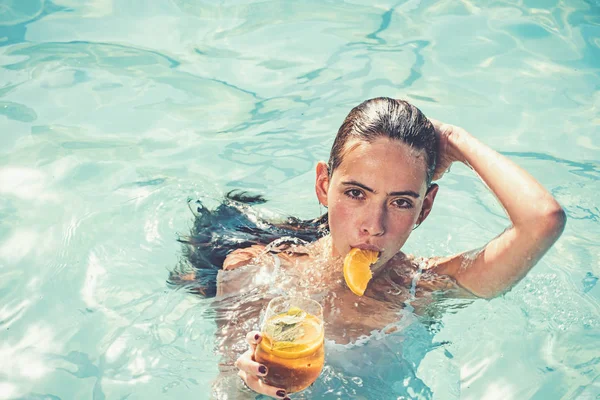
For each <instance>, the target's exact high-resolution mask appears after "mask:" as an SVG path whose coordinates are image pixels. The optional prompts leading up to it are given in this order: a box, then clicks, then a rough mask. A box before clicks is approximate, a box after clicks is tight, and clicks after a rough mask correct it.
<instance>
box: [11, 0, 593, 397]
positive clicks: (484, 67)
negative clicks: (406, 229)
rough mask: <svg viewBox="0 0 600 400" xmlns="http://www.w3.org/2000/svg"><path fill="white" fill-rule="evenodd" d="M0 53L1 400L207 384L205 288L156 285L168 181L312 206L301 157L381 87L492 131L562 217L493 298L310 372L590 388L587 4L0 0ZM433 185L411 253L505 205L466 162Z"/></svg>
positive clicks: (442, 387)
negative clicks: (516, 277) (540, 251)
mask: <svg viewBox="0 0 600 400" xmlns="http://www.w3.org/2000/svg"><path fill="white" fill-rule="evenodd" d="M0 66H1V68H2V73H1V75H0V123H1V131H2V134H1V135H0V360H2V361H1V362H0V398H6V399H13V398H27V399H56V398H59V399H88V398H91V399H105V398H106V399H121V398H128V399H142V398H144V399H153V398H181V399H187V398H189V399H192V398H193V399H197V398H208V396H209V395H208V393H209V391H210V390H211V387H212V385H213V382H214V381H215V378H216V376H217V374H218V363H219V361H220V358H219V356H218V355H216V354H215V352H214V347H215V336H214V334H215V330H216V327H215V324H214V322H213V320H214V310H213V308H212V304H211V302H210V301H207V300H203V299H200V298H198V297H195V296H193V295H190V294H189V293H186V292H185V291H182V290H180V291H175V290H171V289H169V288H168V287H167V285H166V284H165V280H166V278H167V276H168V271H169V270H170V269H172V268H173V267H174V266H175V265H177V263H178V261H179V257H180V254H181V249H180V245H179V244H178V243H177V242H176V238H177V233H183V234H185V233H186V232H187V231H188V230H189V228H190V226H191V223H192V215H191V214H190V212H189V210H188V208H187V203H186V201H187V199H188V197H191V198H194V199H195V198H200V199H202V200H203V201H204V202H205V203H206V204H207V206H214V205H216V204H218V201H219V199H220V197H221V195H222V194H223V193H224V192H226V191H228V190H231V189H234V188H242V189H246V190H251V191H253V192H256V193H261V194H264V195H265V196H266V197H267V198H268V199H269V200H270V202H269V203H267V204H266V206H265V208H266V211H268V212H273V211H275V212H282V213H290V214H294V215H297V216H300V217H304V218H310V217H314V216H316V215H318V214H319V207H318V204H317V201H316V199H315V197H314V194H313V189H312V185H313V168H314V165H315V163H316V161H317V160H319V159H326V158H327V155H328V151H329V147H330V145H331V141H332V138H333V135H334V133H335V131H336V130H337V128H338V126H339V124H340V123H341V121H342V119H343V117H344V116H345V115H346V113H347V112H348V110H349V109H350V108H351V107H352V106H354V105H356V104H358V103H359V102H361V101H362V100H364V99H366V98H369V97H374V96H382V95H383V96H392V97H403V98H407V99H408V100H410V101H412V102H414V103H415V104H416V105H417V106H419V107H420V108H421V109H422V110H423V111H424V112H425V113H426V114H427V115H431V116H435V117H436V118H437V119H440V120H444V121H448V122H452V123H456V124H459V125H462V126H464V127H465V128H467V129H468V130H470V131H471V132H473V133H474V134H475V135H476V136H477V137H479V138H480V139H481V140H483V141H484V142H486V143H487V144H489V145H491V146H492V147H494V148H496V149H498V150H500V151H502V152H503V153H504V154H506V155H507V156H509V157H510V158H511V159H513V160H515V161H516V162H517V163H519V164H520V165H522V166H523V167H525V168H526V169H527V170H529V171H530V172H531V173H532V174H533V175H534V176H536V177H537V178H538V179H539V180H540V181H541V182H542V184H543V185H544V186H545V187H547V188H548V189H549V190H551V191H552V193H553V194H554V195H555V196H556V197H557V198H558V200H559V201H560V202H561V204H562V205H563V206H564V207H565V209H566V211H567V214H568V217H569V222H568V225H567V228H566V231H565V233H564V234H563V236H562V238H561V239H560V241H559V242H558V243H557V244H556V246H555V247H554V248H553V249H551V251H550V252H549V253H548V254H547V255H546V256H545V258H544V259H543V260H542V261H541V262H540V263H539V265H538V266H536V267H535V269H534V270H533V271H532V272H531V273H530V274H529V275H528V276H527V277H526V278H525V279H524V280H523V281H522V282H521V283H520V284H519V285H518V286H517V287H516V288H515V289H514V290H513V291H512V292H510V293H509V294H507V295H506V296H504V297H502V298H498V299H495V300H493V301H489V302H488V301H476V302H474V303H470V304H464V303H463V302H460V301H450V300H448V301H445V302H443V304H440V305H439V307H438V308H439V310H440V311H439V313H438V314H439V315H435V316H433V317H432V321H428V322H427V323H424V322H422V321H417V320H416V319H414V317H413V318H412V319H411V318H410V316H407V318H406V319H405V320H406V321H408V322H410V323H408V322H407V323H406V326H405V328H404V329H403V330H402V331H401V332H399V333H398V334H397V335H391V336H389V337H387V338H382V337H375V338H373V339H372V340H370V341H368V342H366V343H364V344H362V345H361V346H362V347H358V348H353V349H346V348H341V347H339V346H337V345H335V344H332V343H330V345H329V347H328V350H327V351H328V360H330V361H328V363H327V364H326V367H325V369H324V373H323V375H322V376H321V378H320V379H319V380H318V381H317V383H316V384H315V386H314V387H313V388H312V390H313V392H311V393H313V394H314V396H317V398H319V397H320V398H331V399H334V398H338V397H342V398H348V397H352V398H365V399H371V398H397V397H398V398H400V397H399V396H405V397H406V398H411V397H412V398H419V396H420V397H421V398H435V399H458V398H460V399H473V400H475V399H560V398H564V399H576V398H583V399H587V398H589V399H592V398H596V397H597V396H598V395H600V350H599V349H600V333H599V332H600V322H599V321H600V287H599V286H598V285H596V282H597V278H598V277H599V276H600V263H599V256H600V248H599V245H598V238H600V226H599V223H600V210H599V208H598V204H597V201H596V200H595V199H596V196H597V193H598V188H599V186H600V185H599V182H598V181H599V180H600V135H599V133H600V128H599V126H600V112H599V109H598V105H599V104H600V91H599V88H600V4H599V3H598V2H597V1H595V0H589V1H583V0H581V1H575V0H565V1H559V0H522V1H518V2H513V1H479V2H469V1H451V0H445V1H433V0H429V1H425V0H423V1H411V0H409V1H400V2H393V1H385V0H383V1H375V2H373V1H359V0H355V1H349V2H344V3H342V2H321V1H316V0H315V1H304V2H299V1H283V0H281V1H262V2H259V1H252V0H248V1H218V2H217V1H200V0H196V1H192V0H171V1H169V0H157V1H152V2H147V1H139V0H136V1H129V2H117V1H112V0H88V1H75V0H56V1H53V2H51V1H44V0H3V1H0ZM441 186H442V188H441V190H440V194H439V196H438V198H437V201H436V206H435V207H434V211H433V213H432V215H431V216H430V217H429V219H428V221H427V222H426V223H425V224H424V225H423V226H422V227H420V228H419V229H418V230H417V231H415V232H414V234H413V236H412V237H411V239H410V241H409V243H408V244H407V247H406V250H407V251H409V252H412V253H415V254H419V255H443V254H450V253H455V252H458V251H463V250H467V249H472V248H477V247H479V246H481V245H482V244H484V243H485V241H486V240H489V239H491V238H493V237H494V236H496V235H497V234H498V233H499V232H501V231H502V230H503V229H504V227H505V226H506V225H507V223H508V222H507V219H506V217H505V216H504V213H503V211H502V209H501V208H500V207H499V205H498V204H497V202H496V201H495V199H494V197H493V196H492V195H491V194H489V193H488V192H487V190H486V188H485V187H484V186H483V185H482V184H481V183H480V182H479V181H478V179H477V178H476V177H475V176H473V174H472V173H471V172H470V171H469V170H467V169H466V168H461V167H459V166H457V167H453V169H452V172H451V173H450V174H447V175H446V176H445V177H444V178H443V180H442V181H441ZM374 360H375V361H376V365H375V366H373V367H371V368H369V369H367V368H363V367H361V366H363V365H366V364H367V363H368V362H369V361H371V362H372V361H374ZM381 382H384V383H386V384H385V385H382V384H381ZM238 394H239V397H240V398H253V397H254V396H253V395H251V394H250V393H248V392H247V391H244V390H243V389H240V391H238Z"/></svg>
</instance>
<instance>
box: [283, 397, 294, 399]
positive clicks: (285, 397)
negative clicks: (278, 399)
mask: <svg viewBox="0 0 600 400" xmlns="http://www.w3.org/2000/svg"><path fill="white" fill-rule="evenodd" d="M283 400H292V399H290V398H289V397H284V398H283Z"/></svg>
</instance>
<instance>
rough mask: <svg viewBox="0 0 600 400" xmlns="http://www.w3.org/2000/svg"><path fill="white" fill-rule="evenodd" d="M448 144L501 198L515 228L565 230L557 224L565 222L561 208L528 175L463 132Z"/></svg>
mask: <svg viewBox="0 0 600 400" xmlns="http://www.w3.org/2000/svg"><path fill="white" fill-rule="evenodd" d="M449 145H450V146H452V147H453V148H454V149H453V150H454V151H456V154H457V156H458V157H460V160H461V161H463V162H465V164H467V165H469V166H470V167H471V168H472V169H473V170H474V171H475V173H476V174H477V175H479V177H480V178H481V179H482V180H483V182H484V183H485V184H486V185H487V186H488V188H489V189H490V190H491V191H492V193H494V195H495V196H496V197H497V198H498V200H499V201H500V203H501V204H502V206H503V207H504V209H505V210H506V212H507V214H508V216H509V218H510V220H511V222H512V224H513V227H515V228H516V229H519V230H523V229H524V230H530V229H538V228H543V227H544V226H540V223H541V224H542V225H546V223H552V224H553V225H557V226H555V227H554V228H555V229H557V230H562V224H559V223H558V222H559V221H554V220H555V219H559V220H563V219H564V218H563V215H562V214H563V212H562V208H561V207H560V205H559V204H558V202H557V201H556V200H555V199H554V198H553V197H552V195H551V194H550V193H549V192H548V191H547V190H546V189H544V187H543V186H542V185H541V184H540V183H539V182H538V181H536V180H535V179H534V178H533V177H532V176H531V175H529V173H527V172H526V171H525V170H523V169H522V168H521V167H519V166H518V165H516V164H515V163H514V162H512V161H511V160H509V159H508V158H506V157H505V156H503V155H501V154H499V153H498V152H496V151H494V150H492V149H491V148H489V147H488V146H486V145H485V144H483V143H481V142H480V141H479V140H477V139H476V138H474V137H473V136H472V135H470V134H469V133H468V132H466V131H465V130H463V129H459V130H457V132H456V133H455V134H453V135H452V137H451V138H450V144H449ZM559 225H560V226H559ZM546 228H548V227H546ZM558 233H560V232H558Z"/></svg>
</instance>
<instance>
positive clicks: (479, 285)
mask: <svg viewBox="0 0 600 400" xmlns="http://www.w3.org/2000/svg"><path fill="white" fill-rule="evenodd" d="M432 122H433V123H434V126H435V128H436V131H437V132H438V134H439V137H440V150H441V151H440V156H441V158H442V159H441V160H440V166H439V167H441V169H442V171H440V172H443V169H445V168H446V167H448V166H449V165H450V163H451V162H453V161H461V162H463V163H465V164H466V165H468V166H470V167H471V168H473V170H474V171H475V173H477V174H478V175H479V177H480V178H481V179H482V180H483V182H484V183H485V184H486V185H487V186H488V188H489V189H490V190H491V191H492V192H493V193H494V195H495V196H496V197H497V198H498V200H499V201H500V203H501V204H502V206H503V207H504V209H505V210H506V212H507V213H508V217H509V218H510V220H511V222H512V226H510V227H509V228H508V229H507V230H506V231H504V232H503V233H502V234H501V235H500V236H498V237H496V238H495V239H493V240H492V241H490V242H489V243H488V244H487V245H486V246H485V247H484V248H483V250H480V251H473V252H467V253H462V254H458V255H455V256H452V257H448V258H444V259H440V260H439V261H438V262H437V263H436V265H435V267H434V270H435V272H437V273H439V274H445V275H449V276H451V277H453V278H454V279H455V280H456V281H457V282H458V283H459V284H460V285H461V286H463V287H465V288H466V289H468V290H470V291H471V292H472V293H474V294H475V295H477V296H480V297H486V298H492V297H495V296H497V295H499V294H502V293H503V292H505V291H506V290H508V289H510V288H511V287H512V286H513V285H514V284H516V283H517V282H518V281H519V280H521V278H523V277H524V276H525V275H526V274H527V272H528V271H529V270H530V269H531V268H532V267H533V266H534V265H535V264H536V263H537V261H538V260H539V259H540V258H541V257H542V256H543V255H544V253H545V252H546V251H547V250H548V249H549V248H550V247H551V246H552V244H554V242H555V241H556V240H557V239H558V237H559V236H560V235H561V233H562V231H563V229H564V226H565V222H566V215H565V212H564V211H563V209H562V207H561V206H560V205H559V204H558V202H557V201H556V200H555V199H554V197H552V195H551V194H550V193H549V192H548V191H547V190H546V189H544V188H543V187H542V185H541V184H540V183H539V182H537V181H536V180H535V179H534V178H533V177H532V176H531V175H529V174H528V173H527V172H526V171H525V170H523V169H522V168H520V167H519V166H518V165H516V164H515V163H513V162H512V161H510V160H509V159H508V158H506V157H504V156H502V155H501V154H499V153H497V152H496V151H494V150H492V149H491V148H489V147H488V146H486V145H485V144H483V143H481V142H480V141H478V140H477V139H475V138H474V137H473V136H471V135H470V134H469V133H468V132H467V131H465V130H464V129H462V128H458V127H456V126H452V125H447V124H442V123H439V122H437V121H432ZM439 169H440V168H438V170H439Z"/></svg>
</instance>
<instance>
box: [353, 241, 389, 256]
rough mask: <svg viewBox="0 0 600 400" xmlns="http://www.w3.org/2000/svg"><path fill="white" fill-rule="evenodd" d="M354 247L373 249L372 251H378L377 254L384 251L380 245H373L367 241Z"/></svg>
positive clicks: (379, 254)
mask: <svg viewBox="0 0 600 400" xmlns="http://www.w3.org/2000/svg"><path fill="white" fill-rule="evenodd" d="M351 247H352V248H356V249H361V250H371V251H376V252H377V256H378V257H379V256H381V252H382V251H383V250H382V249H380V248H379V247H377V246H375V245H372V244H367V243H363V244H357V245H356V246H351Z"/></svg>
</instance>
